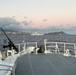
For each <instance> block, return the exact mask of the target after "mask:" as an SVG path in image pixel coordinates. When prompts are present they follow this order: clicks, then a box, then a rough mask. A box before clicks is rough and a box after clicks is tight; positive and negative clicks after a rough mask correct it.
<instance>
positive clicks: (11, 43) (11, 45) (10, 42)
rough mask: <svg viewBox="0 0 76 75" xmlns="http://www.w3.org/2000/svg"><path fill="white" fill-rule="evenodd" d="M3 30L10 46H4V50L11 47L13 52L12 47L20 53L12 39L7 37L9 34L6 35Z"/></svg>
mask: <svg viewBox="0 0 76 75" xmlns="http://www.w3.org/2000/svg"><path fill="white" fill-rule="evenodd" d="M1 30H2V31H3V33H4V34H5V36H6V37H7V39H8V41H9V42H8V46H3V47H4V48H5V47H9V49H10V50H11V49H12V47H13V49H15V51H16V52H17V53H18V52H19V51H18V49H17V48H16V46H15V45H14V43H13V42H12V41H11V40H10V38H9V37H8V36H7V34H6V33H5V31H4V30H3V29H2V28H1Z"/></svg>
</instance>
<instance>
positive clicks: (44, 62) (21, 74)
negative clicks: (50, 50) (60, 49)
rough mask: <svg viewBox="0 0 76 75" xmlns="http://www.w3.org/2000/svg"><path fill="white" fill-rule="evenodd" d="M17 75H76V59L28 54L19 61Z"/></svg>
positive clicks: (56, 55) (53, 55) (58, 55)
mask: <svg viewBox="0 0 76 75" xmlns="http://www.w3.org/2000/svg"><path fill="white" fill-rule="evenodd" d="M17 63H18V64H17V68H16V75H76V58H75V57H65V56H63V55H60V54H47V55H46V54H38V55H36V54H26V55H23V56H21V57H19V58H18V60H17Z"/></svg>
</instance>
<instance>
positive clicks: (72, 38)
mask: <svg viewBox="0 0 76 75" xmlns="http://www.w3.org/2000/svg"><path fill="white" fill-rule="evenodd" d="M8 37H9V38H10V39H11V41H12V42H14V43H15V44H17V43H21V42H23V40H24V41H25V42H37V43H38V44H42V43H43V41H44V39H47V41H50V42H68V43H75V44H76V35H40V36H36V35H28V34H27V35H24V34H17V35H16V34H13V35H11V34H10V35H8ZM8 42H9V41H8V39H7V37H6V36H5V35H4V34H1V35H0V50H3V45H4V44H8Z"/></svg>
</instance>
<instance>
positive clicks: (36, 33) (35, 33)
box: [31, 32, 44, 35]
mask: <svg viewBox="0 0 76 75" xmlns="http://www.w3.org/2000/svg"><path fill="white" fill-rule="evenodd" d="M31 35H44V34H43V33H38V32H34V33H31Z"/></svg>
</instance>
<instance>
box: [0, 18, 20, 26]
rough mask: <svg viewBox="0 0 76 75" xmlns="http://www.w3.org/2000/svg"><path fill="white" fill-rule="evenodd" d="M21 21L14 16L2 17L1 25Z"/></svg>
mask: <svg viewBox="0 0 76 75" xmlns="http://www.w3.org/2000/svg"><path fill="white" fill-rule="evenodd" d="M19 24H20V22H18V21H16V20H15V19H14V18H10V17H2V18H0V27H5V26H9V25H19Z"/></svg>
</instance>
